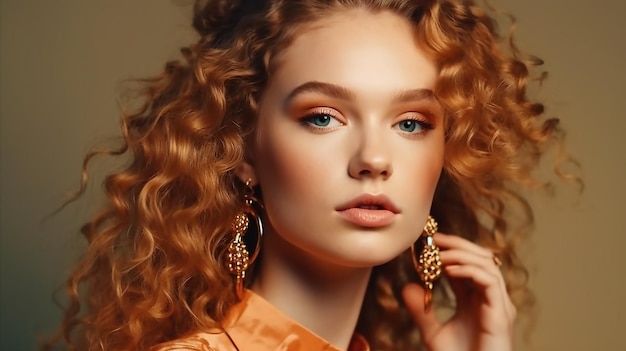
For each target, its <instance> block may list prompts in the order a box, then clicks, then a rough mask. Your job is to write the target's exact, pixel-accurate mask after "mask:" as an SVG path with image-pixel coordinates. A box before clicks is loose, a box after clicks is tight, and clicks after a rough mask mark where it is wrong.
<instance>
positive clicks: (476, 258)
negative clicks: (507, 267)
mask: <svg viewBox="0 0 626 351" xmlns="http://www.w3.org/2000/svg"><path fill="white" fill-rule="evenodd" d="M440 259H441V262H442V264H443V265H444V266H451V265H473V266H476V267H480V268H482V269H484V270H486V271H488V272H489V273H491V274H492V275H494V276H495V277H496V279H497V281H498V286H499V287H500V293H501V294H502V295H503V296H505V297H506V300H507V301H506V303H507V306H508V305H510V306H511V307H512V303H511V302H510V299H509V298H508V292H507V289H506V283H505V282H504V277H502V273H501V272H500V269H499V267H498V266H496V265H495V264H494V262H493V260H492V259H491V258H487V257H485V256H482V255H477V254H475V253H473V252H467V251H462V250H457V249H451V250H445V251H442V252H440ZM455 293H456V292H455ZM508 309H511V308H508Z"/></svg>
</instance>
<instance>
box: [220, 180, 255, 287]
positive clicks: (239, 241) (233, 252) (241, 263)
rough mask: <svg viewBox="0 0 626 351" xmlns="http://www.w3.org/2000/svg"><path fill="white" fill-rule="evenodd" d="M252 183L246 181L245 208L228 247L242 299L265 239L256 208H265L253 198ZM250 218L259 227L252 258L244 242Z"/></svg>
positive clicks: (231, 268)
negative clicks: (251, 267)
mask: <svg viewBox="0 0 626 351" xmlns="http://www.w3.org/2000/svg"><path fill="white" fill-rule="evenodd" d="M251 182H252V179H248V181H246V188H247V193H246V194H244V208H243V210H242V211H241V213H238V214H237V215H236V216H235V220H234V221H233V225H232V228H233V231H234V234H235V235H234V237H233V240H232V241H231V242H230V244H229V245H228V256H227V257H228V270H229V272H230V274H233V275H234V276H235V279H236V289H237V296H238V297H239V298H240V299H241V298H243V285H244V279H245V278H246V271H247V270H248V267H249V266H250V265H252V263H254V261H255V260H256V258H257V256H258V255H259V251H260V250H261V238H262V237H263V222H262V221H261V217H260V216H259V215H258V214H257V213H256V210H255V206H257V207H260V208H263V206H262V205H261V203H260V202H259V200H257V199H256V198H255V197H254V196H253V195H254V190H253V189H252V187H251V186H250V183H251ZM248 216H252V217H253V218H254V219H255V222H256V226H257V242H256V245H255V248H254V253H253V254H252V256H250V253H249V252H248V249H247V248H246V243H245V242H244V240H243V238H244V236H245V235H246V231H247V230H248V227H249V224H250V220H249V219H248Z"/></svg>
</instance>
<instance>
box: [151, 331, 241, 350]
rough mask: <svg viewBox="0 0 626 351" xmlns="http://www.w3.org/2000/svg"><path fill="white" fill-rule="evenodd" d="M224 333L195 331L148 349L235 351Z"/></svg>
mask: <svg viewBox="0 0 626 351" xmlns="http://www.w3.org/2000/svg"><path fill="white" fill-rule="evenodd" d="M236 350H237V349H236V348H235V346H234V345H233V343H232V341H231V340H230V338H229V337H228V335H226V334H225V333H216V334H212V333H197V334H192V335H190V336H188V337H185V338H182V339H177V340H172V341H168V342H165V343H162V344H159V345H156V346H154V347H153V348H151V349H150V351H236Z"/></svg>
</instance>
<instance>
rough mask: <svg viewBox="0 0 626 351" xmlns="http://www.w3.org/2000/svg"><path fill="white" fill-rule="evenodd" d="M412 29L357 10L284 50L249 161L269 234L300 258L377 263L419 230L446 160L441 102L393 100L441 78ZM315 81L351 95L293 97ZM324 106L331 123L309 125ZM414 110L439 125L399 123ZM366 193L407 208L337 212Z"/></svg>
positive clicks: (386, 16) (356, 264)
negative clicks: (361, 218) (354, 218)
mask: <svg viewBox="0 0 626 351" xmlns="http://www.w3.org/2000/svg"><path fill="white" fill-rule="evenodd" d="M412 30H413V28H412V27H411V24H410V23H408V22H406V21H405V20H403V19H401V18H400V17H397V16H396V15H393V14H390V13H384V12H383V13H378V14H372V13H368V12H365V11H353V12H352V13H351V14H350V16H341V17H338V16H336V17H331V18H328V19H325V20H324V22H323V23H322V24H321V25H320V26H316V27H315V28H314V29H311V30H307V31H302V33H303V34H301V35H299V36H298V37H297V38H296V40H295V41H294V42H293V44H292V45H291V46H289V47H288V48H287V49H286V50H285V51H284V52H283V53H281V56H280V64H279V65H278V66H277V69H276V70H275V71H274V72H273V75H272V76H271V77H270V82H269V84H268V86H267V89H266V92H265V95H264V97H263V99H262V101H261V106H260V114H259V117H258V128H257V135H256V140H255V145H253V148H254V150H255V151H254V159H253V165H252V169H253V173H254V179H255V182H256V183H257V184H258V185H260V187H261V189H262V192H263V199H264V205H265V211H266V216H267V219H266V226H267V234H266V235H267V236H269V237H272V236H276V237H277V238H278V239H279V240H280V241H281V242H282V243H283V247H285V248H287V249H288V250H290V251H291V252H292V253H293V252H295V253H297V254H295V255H293V257H295V258H296V259H298V257H302V259H303V260H304V259H305V258H306V260H307V261H308V262H311V261H312V262H314V263H315V262H319V263H320V264H325V265H330V266H336V267H345V268H349V267H372V266H375V265H379V264H382V263H385V262H387V261H389V260H391V259H393V258H394V257H396V256H398V255H399V254H400V253H402V252H403V251H405V250H406V249H407V248H408V247H409V246H410V245H411V243H413V242H414V241H415V240H416V239H417V238H418V237H419V236H420V234H421V232H422V228H423V226H424V223H425V222H426V217H427V215H428V214H429V211H430V207H431V203H432V198H433V194H434V190H435V187H436V184H437V181H438V179H439V175H440V173H441V169H442V165H443V155H444V134H443V116H442V111H441V108H440V106H439V105H438V104H437V102H436V100H434V99H430V100H428V101H422V100H419V101H410V102H402V103H398V102H394V97H395V96H397V95H398V94H399V93H400V92H403V91H407V90H414V89H431V90H432V89H433V88H434V86H435V82H436V78H437V74H438V72H437V69H436V67H435V65H434V64H433V62H432V61H430V60H429V59H428V58H427V57H426V56H425V54H424V53H423V51H422V50H421V49H420V47H419V44H418V43H417V42H416V40H415V39H414V36H413V32H412ZM311 81H314V82H324V83H330V84H333V85H336V86H340V87H342V88H345V89H346V90H348V91H350V92H351V93H352V94H353V95H354V96H353V97H352V98H350V99H340V98H337V97H333V96H329V95H328V94H326V93H323V92H318V91H309V92H303V93H302V94H298V95H297V96H295V97H294V98H293V99H292V100H289V101H287V102H286V99H287V97H288V95H289V94H290V93H291V92H292V91H293V89H295V88H296V87H298V86H300V85H301V84H304V83H307V82H311ZM320 111H321V112H323V113H324V114H325V115H329V116H330V117H332V118H331V120H330V122H329V124H328V125H327V126H324V127H323V129H315V128H314V127H312V126H311V123H306V122H303V121H304V119H303V118H305V117H306V116H307V115H309V114H311V113H316V112H317V113H320ZM415 118H419V119H420V121H425V122H428V123H429V124H430V125H432V129H427V128H425V129H421V127H418V128H417V132H413V133H407V132H405V131H404V130H402V129H401V128H400V125H399V124H401V122H403V121H406V120H413V119H415ZM308 121H309V122H310V120H308ZM410 123H411V122H410ZM324 128H325V129H324ZM363 193H370V194H385V195H387V196H388V197H389V198H390V199H391V201H393V202H394V204H395V205H396V206H397V207H398V208H400V210H401V213H400V214H398V215H397V216H396V218H395V220H394V222H393V223H392V224H391V225H388V226H385V227H381V228H364V227H359V226H356V225H354V224H352V223H350V222H347V221H346V220H345V219H343V218H341V216H339V215H338V213H337V212H336V208H337V207H338V206H339V205H341V204H343V203H346V202H347V201H349V200H351V199H353V198H355V197H356V196H358V195H361V194H363Z"/></svg>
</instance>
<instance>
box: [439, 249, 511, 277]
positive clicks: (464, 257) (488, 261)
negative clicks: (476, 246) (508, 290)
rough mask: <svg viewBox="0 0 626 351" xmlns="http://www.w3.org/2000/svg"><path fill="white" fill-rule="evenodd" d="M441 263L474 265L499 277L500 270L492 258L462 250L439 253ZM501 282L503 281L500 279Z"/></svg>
mask: <svg viewBox="0 0 626 351" xmlns="http://www.w3.org/2000/svg"><path fill="white" fill-rule="evenodd" d="M439 257H440V259H441V263H442V264H443V265H444V266H445V265H474V266H478V267H481V268H483V269H485V270H487V271H489V272H491V273H493V274H496V275H498V276H499V277H501V274H500V269H499V267H498V266H497V265H496V264H495V262H494V261H493V257H492V256H485V255H482V254H477V253H476V252H473V251H466V250H463V249H448V250H443V251H441V252H440V253H439ZM501 280H502V281H503V280H504V279H501Z"/></svg>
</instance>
